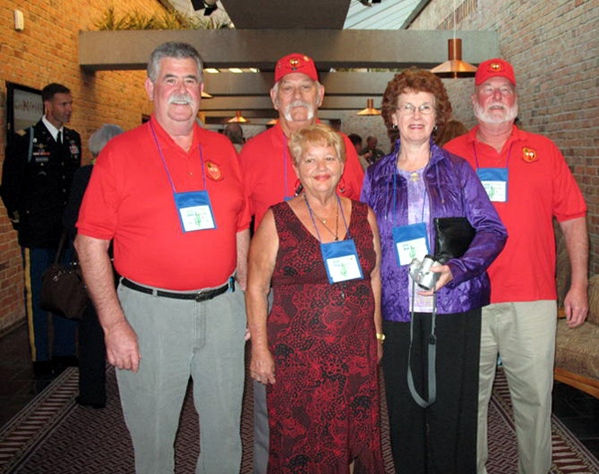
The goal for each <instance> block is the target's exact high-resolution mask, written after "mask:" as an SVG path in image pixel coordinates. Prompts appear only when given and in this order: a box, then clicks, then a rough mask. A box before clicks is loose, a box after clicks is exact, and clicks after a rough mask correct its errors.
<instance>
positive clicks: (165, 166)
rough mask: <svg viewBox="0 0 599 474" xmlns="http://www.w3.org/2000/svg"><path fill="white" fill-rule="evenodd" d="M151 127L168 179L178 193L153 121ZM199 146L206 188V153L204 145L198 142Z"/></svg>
mask: <svg viewBox="0 0 599 474" xmlns="http://www.w3.org/2000/svg"><path fill="white" fill-rule="evenodd" d="M150 129H151V130H152V135H153V136H154V141H155V142H156V147H157V148H158V153H159V154H160V159H161V160H162V164H163V165H164V169H165V170H166V175H167V176H168V181H169V183H171V188H173V192H174V193H176V192H177V190H176V189H175V184H174V183H173V179H172V178H171V173H170V171H169V170H168V166H167V165H166V160H165V159H164V155H163V154H162V148H160V143H158V137H157V136H156V132H155V131H154V126H153V125H152V122H150ZM198 148H199V150H200V162H201V163H202V178H204V189H207V188H206V173H205V172H204V153H203V151H202V145H201V144H198Z"/></svg>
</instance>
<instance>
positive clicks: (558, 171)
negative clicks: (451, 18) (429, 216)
mask: <svg viewBox="0 0 599 474" xmlns="http://www.w3.org/2000/svg"><path fill="white" fill-rule="evenodd" d="M475 85H476V89H475V92H474V94H473V95H472V104H473V106H474V113H475V115H476V118H477V119H478V126H477V127H475V128H474V129H472V130H471V131H470V132H469V133H467V134H466V135H462V136H461V137H458V138H456V139H455V140H452V141H451V142H449V143H448V144H447V145H445V148H446V149H447V150H449V151H450V152H452V153H455V154H456V155H459V156H462V157H464V158H465V159H466V160H468V161H469V162H470V164H471V165H472V167H473V168H474V169H475V170H476V171H477V173H478V175H479V177H480V179H481V181H482V183H483V185H484V186H485V189H486V190H487V193H488V195H489V198H490V199H491V201H493V204H494V205H495V208H496V209H497V212H498V213H499V216H500V217H501V219H502V221H503V223H504V225H505V227H506V228H507V231H508V235H509V237H508V240H507V244H506V246H505V248H504V249H503V251H502V253H501V254H500V255H499V257H497V260H495V262H493V263H492V264H491V266H490V267H489V270H488V271H489V277H490V279H491V304H490V305H489V306H487V307H485V308H483V312H482V329H481V348H480V352H481V354H480V380H479V387H480V389H479V406H478V417H479V420H478V456H477V457H478V472H479V474H480V473H486V468H485V463H486V461H487V457H488V456H487V407H488V404H489V399H490V397H491V389H492V385H493V379H494V377H495V367H496V361H497V354H500V355H501V360H502V362H503V366H504V369H505V373H506V376H507V380H508V384H509V387H510V394H511V398H512V404H513V406H514V419H515V424H516V435H517V438H518V452H519V467H518V472H519V473H523V474H524V473H527V474H542V473H546V472H548V471H549V469H550V467H551V390H552V387H553V362H554V352H555V331H556V322H557V314H556V313H557V308H556V304H555V300H556V288H555V239H554V234H553V218H554V217H555V218H556V220H557V222H558V223H559V225H560V227H561V229H562V231H563V233H564V236H565V239H566V245H567V248H568V254H569V256H570V262H571V269H572V282H571V286H570V290H569V292H568V294H567V295H566V298H565V301H564V309H565V312H566V317H567V318H568V323H569V326H570V327H576V326H579V325H581V324H582V323H583V322H584V320H585V318H586V314H587V308H588V302H587V258H588V237H587V228H586V220H585V214H586V205H585V202H584V199H583V197H582V194H581V192H580V190H579V189H578V186H577V185H576V181H575V180H574V177H573V176H572V173H571V172H570V170H569V168H568V165H567V164H566V161H565V160H564V157H563V156H562V154H561V153H560V151H559V149H558V148H557V147H556V146H555V144H554V143H553V142H551V141H550V140H549V139H547V138H545V137H543V136H541V135H535V134H533V133H527V132H524V131H522V130H519V129H518V128H517V127H516V126H514V120H515V119H516V116H517V115H518V100H517V95H516V79H515V76H514V69H513V68H512V65H511V64H509V63H508V62H506V61H503V60H501V59H491V60H489V61H485V62H483V63H482V64H481V65H480V66H479V68H478V71H477V72H476V77H475Z"/></svg>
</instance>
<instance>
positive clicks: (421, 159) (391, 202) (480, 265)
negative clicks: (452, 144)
mask: <svg viewBox="0 0 599 474" xmlns="http://www.w3.org/2000/svg"><path fill="white" fill-rule="evenodd" d="M450 114H451V104H450V102H449V98H448V97H447V92H446V90H445V87H444V86H443V83H442V82H441V80H440V79H439V78H438V77H437V76H435V75H434V74H432V73H430V72H428V71H424V70H420V69H416V68H410V69H408V70H406V71H404V72H403V73H401V74H399V75H397V76H395V77H394V78H393V79H392V80H391V81H390V82H389V84H388V85H387V89H386V90H385V94H384V96H383V105H382V115H383V119H384V120H385V124H386V125H387V128H388V129H389V135H390V136H392V135H393V134H395V133H399V140H398V141H397V142H396V144H395V149H394V151H393V153H391V154H390V155H388V156H386V157H385V158H383V159H382V160H381V161H379V162H378V163H376V164H374V165H372V166H370V167H369V168H368V171H367V172H366V177H365V179H364V187H363V189H362V200H363V201H364V202H365V203H367V204H369V205H370V206H371V207H372V209H373V210H374V212H375V214H376V216H377V222H378V226H379V230H380V234H381V249H382V250H381V251H382V261H381V278H382V311H383V330H384V333H385V337H386V339H385V353H384V356H383V370H384V373H385V384H386V393H387V406H388V410H389V421H390V437H391V448H392V451H393V459H394V461H395V469H396V471H397V472H398V473H401V474H406V473H415V474H422V473H425V472H434V473H443V474H450V473H455V474H471V473H474V472H475V471H476V407H477V394H478V355H479V344H480V314H481V307H482V306H484V305H486V304H488V303H489V292H490V289H489V279H488V277H487V275H486V273H485V270H486V269H487V267H488V266H489V264H490V263H491V262H492V261H493V260H494V259H495V257H496V256H497V255H498V254H499V252H500V251H501V249H502V248H503V245H504V243H505V239H506V232H505V228H504V227H503V225H502V224H501V221H500V220H499V217H498V216H497V213H496V212H495V209H494V208H493V206H492V205H491V203H490V201H489V199H488V198H487V196H486V193H485V190H484V188H483V187H482V185H481V183H480V181H479V180H478V178H477V177H476V174H475V173H474V171H473V170H472V168H471V167H470V166H469V165H468V163H467V162H466V161H464V160H463V159H461V158H459V157H457V156H455V155H451V154H449V153H448V152H446V151H444V150H442V149H440V148H439V147H437V146H436V145H435V144H434V141H433V137H432V136H433V133H434V131H435V130H436V128H437V127H439V128H442V127H443V124H444V123H445V121H446V120H447V118H448V117H449V116H450ZM438 217H465V218H467V219H468V221H469V222H470V224H471V225H472V227H474V229H475V231H476V234H475V237H474V239H473V241H472V243H471V245H470V248H469V249H468V251H467V252H466V253H465V254H464V255H463V256H462V257H461V258H458V259H452V260H450V261H449V262H447V263H446V264H445V265H442V266H439V267H436V268H434V269H433V271H434V272H436V273H439V274H440V278H439V281H438V282H437V284H436V291H437V292H438V294H437V298H436V303H435V301H434V297H433V291H414V286H413V284H412V282H411V281H410V280H409V278H408V267H409V264H410V262H411V261H412V259H413V258H414V256H415V257H416V258H418V259H419V260H422V259H423V257H424V256H425V255H426V254H432V255H433V254H434V253H435V249H434V248H433V247H432V245H431V244H430V243H431V242H434V239H433V237H434V236H433V227H432V223H433V219H434V218H438ZM398 248H399V249H401V251H398V250H397V249H398ZM435 304H436V313H437V317H436V319H435V317H434V316H433V313H434V312H435V308H434V305H435ZM411 309H413V311H414V314H412V315H411ZM411 331H413V337H412V335H411ZM433 335H435V337H436V344H435V345H434V346H433V347H436V357H435V356H434V355H432V356H431V357H433V360H428V359H429V357H428V355H427V354H430V352H428V351H429V350H430V349H431V347H429V344H428V342H429V340H430V338H431V337H433ZM435 361H436V374H433V378H432V380H430V379H429V378H428V374H429V372H428V366H429V365H431V364H432V363H433V362H435ZM408 367H410V368H411V371H412V373H413V377H414V384H415V388H416V390H417V392H418V393H419V394H422V395H423V398H425V399H429V401H430V398H429V397H430V395H431V394H432V393H433V384H436V393H437V396H436V401H435V402H434V403H432V404H431V405H430V406H429V407H427V408H426V407H423V406H421V404H418V403H417V402H416V401H415V395H413V394H412V393H411V390H410V388H409V386H408ZM429 381H430V384H429ZM426 394H428V395H426Z"/></svg>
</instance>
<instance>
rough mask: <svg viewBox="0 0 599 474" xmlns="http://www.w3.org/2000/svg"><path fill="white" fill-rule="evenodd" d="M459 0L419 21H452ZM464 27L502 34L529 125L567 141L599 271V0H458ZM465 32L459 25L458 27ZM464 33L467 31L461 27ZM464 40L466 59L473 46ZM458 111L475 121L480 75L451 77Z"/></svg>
mask: <svg viewBox="0 0 599 474" xmlns="http://www.w3.org/2000/svg"><path fill="white" fill-rule="evenodd" d="M453 5H454V1H453V0H433V1H432V2H431V3H430V4H429V5H428V6H427V8H426V9H425V10H423V12H422V13H421V15H420V16H419V17H418V18H417V20H416V21H415V22H414V23H413V25H412V28H413V29H438V28H441V29H452V28H453ZM456 6H457V8H458V15H457V16H458V22H457V29H458V30H492V31H497V32H498V34H499V46H500V50H501V57H502V58H504V59H506V60H508V61H510V62H511V63H512V64H513V65H514V68H515V71H516V81H517V83H518V94H519V105H520V115H519V118H520V120H521V121H522V125H523V127H524V128H525V129H526V130H528V131H530V132H534V133H540V134H543V135H546V136H547V137H549V138H551V139H552V140H553V141H554V142H555V143H556V144H557V145H558V146H559V147H560V149H561V151H562V152H563V154H564V156H565V157H566V160H567V162H568V164H569V166H570V168H571V169H572V171H573V172H574V176H575V177H576V180H577V182H578V184H579V186H580V188H581V189H582V192H583V194H584V196H585V198H586V201H587V204H588V207H589V212H588V224H589V236H590V242H591V262H590V272H591V274H595V273H598V272H599V175H598V169H597V167H598V165H599V160H598V155H599V79H598V73H599V35H598V34H597V32H598V31H599V0H552V1H550V2H549V1H546V0H501V1H497V0H465V1H464V0H462V1H460V0H457V2H456ZM458 33H459V32H458ZM458 36H459V34H458ZM472 47H473V45H468V44H467V43H464V44H463V59H464V60H465V61H468V50H469V49H471V48H472ZM446 85H447V87H448V90H449V93H450V97H451V101H452V104H453V106H454V110H455V115H456V117H457V118H458V119H460V120H462V121H464V122H465V123H466V124H467V125H469V126H472V125H474V124H475V120H474V117H473V115H472V110H471V105H470V104H471V103H470V94H471V93H472V90H473V87H474V81H473V80H472V79H458V80H455V79H454V80H447V81H446Z"/></svg>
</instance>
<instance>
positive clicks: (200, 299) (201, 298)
mask: <svg viewBox="0 0 599 474" xmlns="http://www.w3.org/2000/svg"><path fill="white" fill-rule="evenodd" d="M205 294H206V293H205V292H203V291H198V293H197V294H196V297H195V300H196V303H200V302H201V301H203V296H204V295H205Z"/></svg>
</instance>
